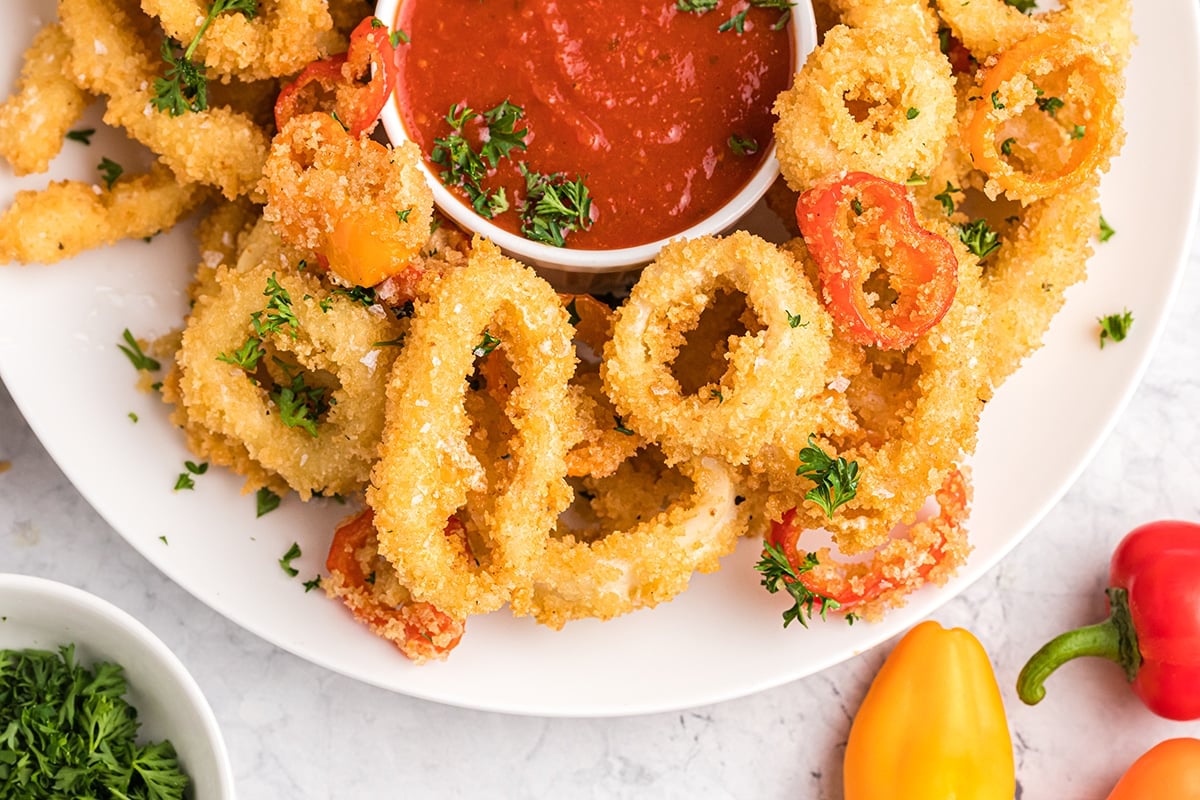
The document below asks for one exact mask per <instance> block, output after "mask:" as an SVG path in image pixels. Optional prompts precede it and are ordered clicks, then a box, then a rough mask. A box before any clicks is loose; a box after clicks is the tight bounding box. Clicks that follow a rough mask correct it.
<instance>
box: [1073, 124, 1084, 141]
mask: <svg viewBox="0 0 1200 800" xmlns="http://www.w3.org/2000/svg"><path fill="white" fill-rule="evenodd" d="M1084 136H1087V126H1086V125H1076V126H1075V127H1074V128H1072V129H1071V138H1072V139H1082V138H1083V137H1084Z"/></svg>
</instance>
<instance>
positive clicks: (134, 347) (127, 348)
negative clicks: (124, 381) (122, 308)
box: [117, 328, 162, 372]
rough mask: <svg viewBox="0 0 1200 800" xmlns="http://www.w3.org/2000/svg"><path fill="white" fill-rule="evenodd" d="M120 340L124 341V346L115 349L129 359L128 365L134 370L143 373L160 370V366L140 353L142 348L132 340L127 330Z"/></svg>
mask: <svg viewBox="0 0 1200 800" xmlns="http://www.w3.org/2000/svg"><path fill="white" fill-rule="evenodd" d="M121 338H122V339H124V340H125V344H118V345H117V347H118V349H120V351H121V352H122V353H124V354H125V357H126V358H128V359H129V363H131V364H133V368H134V369H136V370H139V371H145V372H157V371H158V370H160V369H162V364H160V363H158V362H157V361H155V360H154V359H153V358H151V357H150V356H148V355H146V354H145V353H143V352H142V346H141V345H140V344H138V340H137V339H135V338H133V334H132V333H130V332H129V328H126V329H125V331H124V332H123V333H122V334H121Z"/></svg>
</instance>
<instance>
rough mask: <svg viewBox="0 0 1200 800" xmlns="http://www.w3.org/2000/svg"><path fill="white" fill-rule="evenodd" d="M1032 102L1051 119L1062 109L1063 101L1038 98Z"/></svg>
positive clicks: (1054, 98)
mask: <svg viewBox="0 0 1200 800" xmlns="http://www.w3.org/2000/svg"><path fill="white" fill-rule="evenodd" d="M1033 102H1035V103H1037V107H1038V108H1040V109H1041V110H1042V111H1045V112H1046V113H1047V114H1049V115H1050V116H1052V117H1053V116H1056V115H1057V114H1058V110H1059V109H1060V108H1062V107H1063V101H1062V100H1060V99H1059V98H1057V97H1039V98H1037V99H1036V100H1034V101H1033Z"/></svg>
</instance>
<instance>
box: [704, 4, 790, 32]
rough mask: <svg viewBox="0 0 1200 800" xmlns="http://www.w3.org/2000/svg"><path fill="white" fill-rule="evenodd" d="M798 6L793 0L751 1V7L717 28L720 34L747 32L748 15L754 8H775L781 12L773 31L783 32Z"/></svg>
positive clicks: (772, 27) (772, 28) (747, 7)
mask: <svg viewBox="0 0 1200 800" xmlns="http://www.w3.org/2000/svg"><path fill="white" fill-rule="evenodd" d="M794 5H796V4H795V3H793V2H791V0H750V5H748V6H746V7H745V8H743V9H742V10H741V11H739V12H737V13H736V14H734V15H733V16H731V17H730V18H729V19H727V20H725V22H723V23H721V25H720V26H719V27H718V28H717V31H718V32H720V33H725V32H726V31H733V32H735V33H739V34H740V33H745V32H746V14H748V13H749V11H750V9H752V8H774V9H777V10H779V11H780V12H781V13H780V14H779V19H777V20H775V24H774V25H772V26H771V30H773V31H779V30H783V28H784V26H785V25H787V24H788V20H789V19H791V18H792V7H793V6H794Z"/></svg>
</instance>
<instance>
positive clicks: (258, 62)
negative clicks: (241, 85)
mask: <svg viewBox="0 0 1200 800" xmlns="http://www.w3.org/2000/svg"><path fill="white" fill-rule="evenodd" d="M141 3H142V10H143V11H145V12H146V13H147V14H149V15H150V16H152V17H158V19H159V21H160V22H161V23H162V27H163V30H165V31H166V33H167V36H169V37H171V38H172V39H174V40H175V41H177V42H182V43H183V44H184V45H185V46H186V45H187V44H188V43H189V42H191V41H192V39H193V38H194V37H195V36H196V34H197V33H199V32H200V26H201V24H202V23H203V22H204V19H205V16H206V15H207V13H208V10H209V6H210V5H211V3H209V2H207V0H141ZM332 28H333V19H332V18H331V17H330V15H329V8H328V2H327V0H273V2H269V3H264V4H263V8H262V11H261V12H260V13H258V14H256V15H254V17H253V18H248V17H247V16H246V15H244V14H240V13H236V12H231V13H225V14H218V15H217V16H216V17H215V18H214V19H213V21H212V23H211V24H210V25H209V26H208V29H207V30H206V31H205V32H204V35H203V36H202V37H201V38H200V41H199V43H198V44H197V45H196V52H195V59H196V60H197V61H203V62H204V63H205V64H206V65H207V66H209V67H211V68H212V69H213V70H214V71H215V72H218V73H220V74H222V75H237V76H239V77H241V78H243V79H250V80H258V79H261V78H279V77H283V76H284V75H290V74H292V73H294V72H296V71H297V70H299V69H301V68H303V67H304V66H305V65H306V64H308V63H309V62H310V61H312V60H314V59H317V58H320V57H321V56H322V55H324V54H325V52H327V50H325V48H327V47H329V46H331V45H334V44H335V43H336V36H334V35H331V34H330V32H331V31H332Z"/></svg>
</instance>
